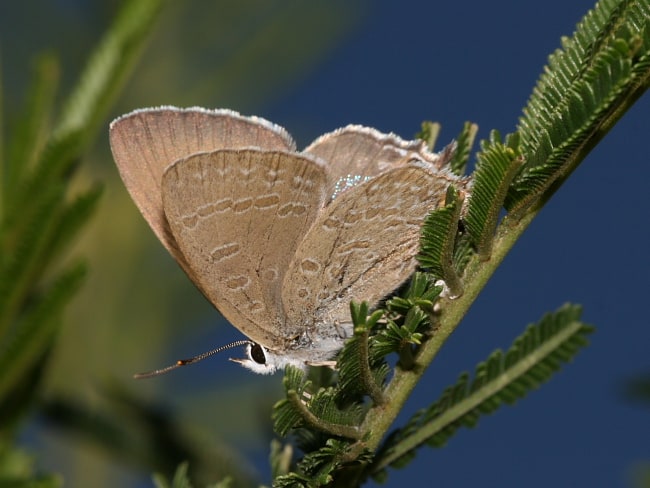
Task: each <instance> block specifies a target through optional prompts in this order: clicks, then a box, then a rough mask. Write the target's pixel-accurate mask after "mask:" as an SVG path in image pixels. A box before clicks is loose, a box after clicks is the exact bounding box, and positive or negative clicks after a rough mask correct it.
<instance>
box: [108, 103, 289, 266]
mask: <svg viewBox="0 0 650 488" xmlns="http://www.w3.org/2000/svg"><path fill="white" fill-rule="evenodd" d="M110 142H111V150H112V151H113V157H114V159H115V162H116V163H117V167H118V169H119V172H120V175H121V177H122V180H123V181H124V184H125V186H126V188H127V189H128V191H129V193H130V194H131V197H132V198H133V200H134V201H135V203H136V205H137V206H138V208H139V209H140V212H141V213H142V215H143V216H144V218H145V219H146V220H147V222H148V223H149V225H150V226H151V228H152V229H153V231H154V233H155V234H156V236H157V237H158V239H160V241H161V242H162V243H163V245H164V246H165V247H166V248H167V250H168V251H169V252H170V253H171V254H172V256H174V258H175V259H176V261H178V263H179V264H180V265H181V266H182V267H183V269H184V270H185V272H186V273H188V275H190V277H191V278H192V272H191V270H190V269H189V267H188V266H187V263H186V261H185V258H184V257H183V255H182V253H180V252H179V250H178V246H177V245H176V242H175V240H174V237H173V235H172V234H171V233H170V232H169V227H168V225H167V222H166V220H165V217H164V214H163V210H162V194H161V185H162V178H163V172H164V171H165V169H166V168H167V166H169V165H170V164H171V163H173V162H174V161H176V160H178V159H181V158H184V157H186V156H189V155H190V154H193V153H197V152H201V151H213V150H216V149H224V148H232V149H236V148H242V147H259V148H263V149H269V150H276V149H277V150H287V151H291V150H293V149H294V147H295V145H294V142H293V140H292V139H291V137H290V136H289V134H288V133H287V132H286V131H285V130H284V129H282V128H281V127H279V126H277V125H274V124H272V123H270V122H268V121H266V120H264V119H260V118H257V117H243V116H241V115H239V114H238V113H236V112H233V111H230V110H214V111H211V110H206V109H201V108H191V109H177V108H174V107H161V108H154V109H142V110H136V111H135V112H132V113H130V114H127V115H124V116H122V117H120V118H118V119H116V120H115V121H113V122H112V123H111V126H110Z"/></svg>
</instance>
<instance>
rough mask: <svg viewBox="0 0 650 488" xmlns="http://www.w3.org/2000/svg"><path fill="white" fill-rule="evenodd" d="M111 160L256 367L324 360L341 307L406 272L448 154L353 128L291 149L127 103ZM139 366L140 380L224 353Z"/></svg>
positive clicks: (265, 136) (256, 131)
mask: <svg viewBox="0 0 650 488" xmlns="http://www.w3.org/2000/svg"><path fill="white" fill-rule="evenodd" d="M110 143H111V149H112V152H113V157H114V159H115V162H116V164H117V167H118V170H119V172H120V175H121V177H122V180H123V181H124V184H125V186H126V188H127V190H128V191H129V193H130V194H131V197H132V198H133V200H134V201H135V203H136V205H137V206H138V208H139V210H140V212H141V213H142V215H143V216H144V218H145V219H146V220H147V222H148V223H149V225H150V226H151V228H152V230H153V231H154V233H155V234H156V236H157V237H158V239H160V241H161V243H162V244H163V245H164V246H165V247H166V248H167V250H168V251H169V252H170V253H171V255H172V256H173V257H174V259H175V260H176V261H177V262H178V264H179V265H180V266H181V268H183V270H184V271H185V273H186V274H187V275H188V277H189V278H190V279H191V280H192V281H193V282H194V284H195V285H196V286H197V287H198V288H199V290H201V292H202V293H203V294H204V295H205V297H206V298H207V299H208V300H209V301H210V302H211V303H212V304H213V305H214V306H215V307H216V308H217V309H218V310H219V311H220V312H221V314H222V315H223V316H224V317H225V318H226V319H227V320H228V321H229V322H230V323H231V324H232V325H233V326H235V327H236V328H237V329H239V330H240V331H241V332H242V333H243V334H245V335H246V336H247V337H248V339H246V340H242V341H238V342H236V343H233V344H230V345H228V346H225V347H232V346H234V345H237V346H238V345H243V346H245V348H246V358H244V359H236V360H235V361H237V362H239V363H240V364H241V365H243V366H245V367H247V368H249V369H251V370H252V371H254V372H256V373H262V374H269V373H273V372H275V371H277V370H278V369H283V368H284V367H285V366H286V365H288V364H292V365H295V366H298V367H301V368H305V367H306V366H307V365H310V364H319V363H322V362H326V361H329V360H331V359H332V358H333V357H334V356H335V355H336V353H337V352H338V351H339V350H340V349H341V347H342V346H343V343H344V341H345V339H346V338H347V337H349V336H350V335H351V334H352V324H351V322H350V312H349V302H350V301H351V300H352V299H356V300H365V301H368V302H369V303H373V304H374V303H377V302H378V301H379V300H380V299H382V298H383V297H385V296H386V295H388V294H389V293H391V292H392V291H394V290H395V289H396V288H397V287H398V286H399V285H400V284H402V283H403V282H404V281H405V280H406V279H407V278H408V277H409V275H410V274H411V273H412V272H413V271H414V270H415V268H416V265H417V263H416V259H415V256H416V254H417V253H418V249H419V242H420V226H421V225H422V223H423V221H424V218H425V217H426V215H427V214H428V213H430V212H431V211H432V210H434V209H436V208H438V207H440V206H442V205H443V204H444V201H445V195H446V191H447V188H448V187H449V185H454V186H456V187H457V188H460V189H462V188H466V187H467V180H466V179H464V178H462V177H459V176H457V175H455V174H454V173H453V172H452V171H451V170H450V168H449V160H450V158H451V155H452V150H451V149H450V148H448V149H447V150H444V151H443V152H441V153H440V154H435V153H432V152H430V151H429V150H428V149H427V147H426V145H425V143H424V142H423V141H405V140H402V139H400V138H399V137H398V136H396V135H394V134H382V133H380V132H379V131H377V130H375V129H372V128H367V127H362V126H358V125H349V126H347V127H344V128H341V129H338V130H335V131H333V132H330V133H327V134H324V135H323V136H320V137H319V138H317V139H316V140H315V141H314V142H312V143H311V144H310V145H309V146H308V147H307V148H306V149H305V150H303V151H298V150H297V149H296V144H295V142H294V141H293V139H292V138H291V136H290V135H289V133H288V132H287V131H286V130H285V129H283V128H282V127H280V126H278V125H276V124H273V123H271V122H269V121H267V120H264V119H262V118H259V117H245V116H242V115H240V114H238V113H237V112H234V111H231V110H225V109H219V110H207V109H203V108H189V109H179V108H175V107H159V108H148V109H140V110H136V111H134V112H131V113H129V114H126V115H123V116H121V117H119V118H117V119H116V120H114V121H113V122H112V123H111V124H110ZM225 347H222V348H218V349H215V350H213V351H209V352H207V353H204V354H202V355H200V356H197V357H196V358H192V359H190V360H184V361H179V362H178V363H177V364H175V365H173V366H170V367H168V368H164V369H162V370H156V371H153V372H151V373H145V374H143V375H141V376H152V375H156V374H160V373H162V372H166V371H168V370H170V369H173V368H175V367H178V366H181V365H183V364H189V363H191V362H195V361H196V360H200V359H203V358H204V357H207V356H209V355H212V354H214V353H215V352H219V351H221V350H223V349H224V348H225Z"/></svg>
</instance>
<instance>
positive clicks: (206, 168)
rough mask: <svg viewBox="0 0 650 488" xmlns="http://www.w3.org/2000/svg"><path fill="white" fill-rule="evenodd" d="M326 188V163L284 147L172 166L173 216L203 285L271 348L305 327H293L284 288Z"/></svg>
mask: <svg viewBox="0 0 650 488" xmlns="http://www.w3.org/2000/svg"><path fill="white" fill-rule="evenodd" d="M326 187H327V176H326V173H325V169H324V167H323V166H322V165H321V164H320V163H319V162H317V161H315V160H312V159H310V158H308V157H307V156H301V155H299V154H295V153H294V154H291V153H286V152H279V151H259V150H222V151H214V152H211V153H199V154H194V155H192V156H189V157H188V158H185V159H182V160H180V161H177V162H176V163H174V164H173V165H171V166H170V167H169V168H168V169H167V170H166V171H165V174H164V177H163V185H162V196H163V206H164V211H165V215H166V217H167V220H168V221H169V225H170V227H171V230H172V233H173V235H174V238H175V239H176V242H177V243H178V246H179V248H180V250H181V252H182V253H183V255H184V256H185V258H186V260H187V262H188V264H189V266H190V268H191V269H192V272H193V274H194V276H195V277H196V279H197V280H198V283H199V285H200V287H201V288H202V290H203V291H204V293H205V294H206V296H207V297H208V299H209V300H210V301H211V302H212V303H213V304H214V305H215V306H216V307H217V308H218V309H219V311H220V312H221V313H222V314H223V315H224V316H225V317H226V318H227V319H228V320H229V321H230V322H231V323H232V325H234V326H235V327H237V328H238V329H239V330H240V331H242V332H243V333H244V334H246V335H247V336H249V337H250V338H251V339H252V340H254V341H256V342H258V343H259V344H262V345H263V346H266V347H267V348H270V349H282V348H283V347H284V344H285V343H286V341H288V340H290V339H291V338H293V337H294V336H295V335H296V334H297V333H298V332H299V330H298V329H297V328H287V327H285V320H284V313H283V310H282V302H281V285H282V281H283V278H284V275H285V272H286V270H287V268H288V266H289V262H290V261H291V259H292V257H293V255H294V253H295V250H296V247H297V246H298V243H299V242H300V241H301V240H302V238H303V236H304V235H305V233H306V232H307V230H308V229H309V228H310V226H311V225H312V223H313V222H314V220H315V219H316V217H317V215H318V212H319V210H320V209H321V207H322V205H323V202H324V200H325V195H326V194H325V189H326Z"/></svg>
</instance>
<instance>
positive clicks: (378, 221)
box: [282, 166, 458, 324]
mask: <svg viewBox="0 0 650 488" xmlns="http://www.w3.org/2000/svg"><path fill="white" fill-rule="evenodd" d="M457 183H458V179H457V178H456V177H454V176H453V175H451V174H448V173H441V174H438V173H435V172H432V171H429V170H427V169H426V168H423V167H419V166H404V167H399V168H396V169H392V170H389V171H386V172H384V173H381V174H380V175H379V176H377V177H375V178H374V179H372V180H369V181H366V182H365V183H361V184H359V185H357V186H355V187H354V188H351V189H349V190H347V191H345V192H343V193H342V194H340V195H339V196H337V197H336V198H335V199H334V200H333V201H332V202H331V203H330V204H329V205H328V206H327V207H326V208H325V209H324V210H323V211H322V212H321V213H320V215H319V216H318V219H317V220H316V222H315V223H314V225H313V227H312V228H311V229H310V231H309V232H308V233H307V235H306V236H305V238H304V239H303V240H302V242H301V243H300V245H299V246H298V249H297V250H296V256H295V259H294V260H293V261H292V262H291V264H290V266H289V270H288V272H287V275H286V276H285V279H284V287H283V290H284V291H283V295H282V300H283V304H284V308H285V312H286V314H287V320H288V321H289V322H290V323H294V322H295V323H305V322H306V321H311V323H313V322H314V321H316V323H319V322H325V323H329V324H333V323H336V321H340V322H349V314H350V312H349V302H350V300H352V299H356V300H366V301H368V302H370V303H371V304H375V303H376V302H378V301H379V300H380V299H382V298H383V297H385V296H386V295H388V294H389V293H391V292H392V291H394V290H395V289H396V288H397V287H398V286H399V285H400V284H401V283H403V282H404V281H405V280H406V279H407V278H408V277H409V275H410V274H411V273H412V272H413V271H414V269H415V266H416V260H415V256H416V254H417V252H418V249H419V244H420V227H421V225H422V222H423V221H424V218H425V217H426V215H427V214H428V213H429V212H431V211H432V210H433V209H435V208H438V207H440V206H441V205H443V204H444V200H445V195H446V190H447V187H448V186H449V185H450V184H457Z"/></svg>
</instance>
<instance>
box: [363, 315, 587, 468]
mask: <svg viewBox="0 0 650 488" xmlns="http://www.w3.org/2000/svg"><path fill="white" fill-rule="evenodd" d="M580 314H581V308H580V307H579V306H576V305H565V306H563V307H561V308H560V309H559V310H557V311H556V312H554V313H550V314H547V315H545V316H544V317H543V318H542V319H541V320H540V321H539V322H538V323H537V324H534V325H529V326H528V328H527V329H526V331H525V332H524V333H523V334H522V335H521V336H520V337H518V338H517V339H516V340H515V341H514V343H513V345H512V346H511V347H510V348H509V349H508V350H507V351H506V352H505V353H503V352H501V351H499V350H497V351H495V352H494V353H492V354H491V355H490V356H489V357H488V359H487V360H486V361H484V362H482V363H480V364H479V365H478V366H477V367H476V371H475V373H474V378H473V379H470V376H469V375H468V374H467V373H463V374H461V375H460V378H459V379H458V381H457V382H456V383H455V384H454V385H452V386H450V387H449V388H447V389H446V390H445V391H444V393H443V394H442V397H441V398H440V399H439V400H438V401H436V402H435V403H433V404H432V405H431V406H430V407H428V408H426V409H423V410H421V411H419V412H418V413H416V414H415V415H414V416H413V417H412V418H411V419H410V420H409V421H408V422H407V423H406V425H405V426H404V427H402V428H401V429H398V430H396V431H394V432H393V433H392V434H391V435H390V436H389V437H388V439H387V440H386V442H385V443H384V445H383V446H382V448H381V449H380V450H379V452H378V453H377V456H376V458H375V460H374V461H373V468H372V469H373V470H375V471H379V470H381V469H383V468H384V467H385V466H388V465H392V466H395V467H401V466H403V465H405V464H406V463H407V462H408V461H409V460H410V459H411V458H412V457H413V456H414V455H415V449H416V448H417V447H418V446H420V445H423V444H427V445H430V446H433V447H440V446H442V445H444V444H445V443H446V442H447V441H448V440H449V438H450V437H451V436H452V435H453V434H454V433H455V432H456V430H457V429H458V428H459V427H461V426H465V427H474V426H475V425H476V424H477V422H478V420H479V418H480V417H481V416H482V415H485V414H489V413H492V412H494V411H495V410H497V409H498V408H499V407H500V406H502V405H503V404H509V405H512V404H513V403H515V402H516V401H517V400H519V399H521V398H523V397H524V396H525V395H526V394H528V393H529V392H530V391H532V390H535V389H537V388H538V387H539V386H540V385H541V384H542V383H544V382H546V381H548V380H549V379H550V378H551V376H552V375H553V374H554V373H556V372H557V371H558V370H559V369H560V367H561V365H562V364H563V363H568V362H570V361H571V360H572V359H573V358H574V357H575V355H576V354H577V353H578V351H579V350H580V349H581V348H582V347H584V346H585V345H586V344H587V335H589V334H590V333H591V332H592V331H593V328H592V327H591V326H589V325H586V324H584V323H583V322H581V321H580Z"/></svg>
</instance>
